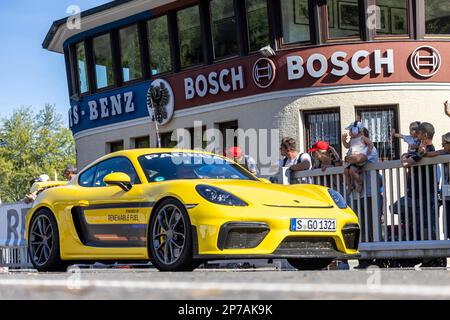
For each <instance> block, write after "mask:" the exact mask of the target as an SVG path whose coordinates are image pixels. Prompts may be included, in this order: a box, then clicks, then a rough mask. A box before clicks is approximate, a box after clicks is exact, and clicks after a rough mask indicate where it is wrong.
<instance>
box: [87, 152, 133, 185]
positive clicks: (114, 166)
mask: <svg viewBox="0 0 450 320" xmlns="http://www.w3.org/2000/svg"><path fill="white" fill-rule="evenodd" d="M114 172H123V173H125V174H127V175H128V176H129V177H130V178H131V183H132V184H139V183H140V181H139V178H138V176H137V173H136V170H134V167H133V165H132V164H131V162H130V160H128V159H127V158H124V157H118V158H112V159H108V160H105V161H103V162H101V163H99V164H98V165H97V171H96V173H95V178H94V184H93V187H104V186H105V183H104V182H103V179H104V178H105V177H106V176H107V175H108V174H111V173H114Z"/></svg>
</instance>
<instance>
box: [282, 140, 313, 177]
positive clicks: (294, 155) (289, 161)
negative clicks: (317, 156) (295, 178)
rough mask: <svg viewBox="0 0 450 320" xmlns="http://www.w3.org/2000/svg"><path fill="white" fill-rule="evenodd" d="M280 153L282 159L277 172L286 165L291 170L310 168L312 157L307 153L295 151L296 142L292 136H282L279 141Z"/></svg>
mask: <svg viewBox="0 0 450 320" xmlns="http://www.w3.org/2000/svg"><path fill="white" fill-rule="evenodd" d="M280 153H281V155H282V156H283V159H281V160H280V162H279V164H278V167H279V172H281V171H282V170H283V167H288V168H289V169H290V170H291V171H304V170H311V169H312V159H311V156H310V155H309V154H308V153H299V152H298V151H297V142H296V141H295V139H293V138H284V139H283V140H282V141H281V145H280Z"/></svg>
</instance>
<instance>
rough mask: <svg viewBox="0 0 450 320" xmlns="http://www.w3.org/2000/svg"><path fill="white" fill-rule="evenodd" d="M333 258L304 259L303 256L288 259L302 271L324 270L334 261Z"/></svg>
mask: <svg viewBox="0 0 450 320" xmlns="http://www.w3.org/2000/svg"><path fill="white" fill-rule="evenodd" d="M333 260H334V259H332V258H317V259H310V258H307V259H302V258H291V259H287V261H288V262H289V264H290V265H291V266H293V267H294V268H296V269H297V270H300V271H308V270H311V271H312V270H323V269H325V268H326V267H328V265H329V264H330V263H331V262H332V261H333Z"/></svg>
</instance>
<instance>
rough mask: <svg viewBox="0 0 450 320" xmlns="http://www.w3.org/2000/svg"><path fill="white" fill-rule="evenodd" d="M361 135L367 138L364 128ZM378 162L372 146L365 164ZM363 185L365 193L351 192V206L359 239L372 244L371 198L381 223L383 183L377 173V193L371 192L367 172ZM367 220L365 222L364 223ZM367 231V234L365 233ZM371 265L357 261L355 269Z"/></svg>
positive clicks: (370, 182)
mask: <svg viewBox="0 0 450 320" xmlns="http://www.w3.org/2000/svg"><path fill="white" fill-rule="evenodd" d="M363 134H364V136H365V137H367V138H368V137H369V131H368V130H367V129H366V128H364V129H363ZM377 162H378V150H377V148H376V147H375V146H374V147H373V148H372V151H371V153H370V154H368V156H367V163H370V164H375V163H377ZM363 179H364V183H365V185H366V187H365V192H362V193H360V192H353V206H352V208H353V209H354V211H355V212H358V216H359V223H360V226H361V238H362V240H363V241H364V242H372V241H373V240H374V237H373V218H372V217H373V204H372V200H373V196H374V195H375V196H376V201H377V207H378V217H379V219H380V220H379V221H380V223H381V219H382V211H383V206H382V203H383V199H382V194H383V182H382V177H381V175H380V174H379V173H377V183H376V185H377V189H378V190H377V192H375V193H374V192H372V180H371V175H370V172H369V171H366V172H364V174H363ZM366 208H367V214H366ZM366 219H367V222H366ZM366 230H367V232H366ZM366 233H367V234H368V237H366ZM371 263H372V261H371V260H362V259H361V260H359V265H358V266H357V267H356V268H357V269H365V268H367V267H368V266H370V265H371Z"/></svg>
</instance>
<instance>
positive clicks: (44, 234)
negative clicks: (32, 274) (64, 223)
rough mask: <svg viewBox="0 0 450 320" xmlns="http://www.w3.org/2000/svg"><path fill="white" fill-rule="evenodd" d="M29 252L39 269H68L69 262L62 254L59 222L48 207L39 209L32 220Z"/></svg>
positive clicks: (33, 262) (32, 261)
mask: <svg viewBox="0 0 450 320" xmlns="http://www.w3.org/2000/svg"><path fill="white" fill-rule="evenodd" d="M28 253H29V255H30V259H31V263H32V264H33V266H34V267H35V268H36V269H37V270H38V271H43V272H46V271H66V270H67V263H65V262H63V261H62V260H61V256H60V247H59V232H58V224H57V222H56V219H55V217H54V216H53V214H52V213H51V212H50V211H49V210H47V209H41V210H39V211H38V212H37V213H36V214H35V215H34V217H33V219H32V220H31V223H30V233H29V235H28Z"/></svg>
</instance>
